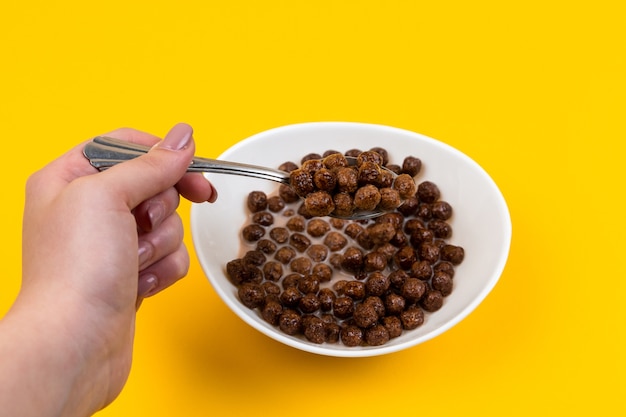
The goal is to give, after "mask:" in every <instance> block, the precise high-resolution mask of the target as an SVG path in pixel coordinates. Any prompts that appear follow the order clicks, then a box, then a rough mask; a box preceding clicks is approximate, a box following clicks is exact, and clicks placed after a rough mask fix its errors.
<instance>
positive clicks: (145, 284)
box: [137, 274, 159, 298]
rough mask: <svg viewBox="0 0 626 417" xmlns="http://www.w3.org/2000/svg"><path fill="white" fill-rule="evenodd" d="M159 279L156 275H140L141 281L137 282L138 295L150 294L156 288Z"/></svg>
mask: <svg viewBox="0 0 626 417" xmlns="http://www.w3.org/2000/svg"><path fill="white" fill-rule="evenodd" d="M158 283H159V280H158V279H157V277H156V275H152V274H147V275H142V276H140V277H139V283H138V284H137V297H138V298H144V297H147V296H148V295H149V294H150V291H152V290H153V289H155V288H156V286H157V284H158Z"/></svg>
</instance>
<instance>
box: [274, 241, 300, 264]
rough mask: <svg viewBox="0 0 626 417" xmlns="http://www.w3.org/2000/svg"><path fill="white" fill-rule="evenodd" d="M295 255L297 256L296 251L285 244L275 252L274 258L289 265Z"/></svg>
mask: <svg viewBox="0 0 626 417" xmlns="http://www.w3.org/2000/svg"><path fill="white" fill-rule="evenodd" d="M295 257H296V251H295V250H294V249H293V248H291V247H289V246H283V247H282V248H280V249H278V250H277V251H276V253H275V254H274V259H276V260H277V261H278V262H280V263H282V264H284V265H287V264H288V263H289V262H291V261H292V260H293V258H295Z"/></svg>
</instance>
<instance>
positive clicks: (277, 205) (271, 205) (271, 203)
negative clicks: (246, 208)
mask: <svg viewBox="0 0 626 417" xmlns="http://www.w3.org/2000/svg"><path fill="white" fill-rule="evenodd" d="M284 208H285V200H283V199H282V198H281V197H280V196H279V195H274V196H271V197H270V198H268V199H267V209H268V210H269V211H271V212H273V213H278V212H280V211H281V210H282V209H284Z"/></svg>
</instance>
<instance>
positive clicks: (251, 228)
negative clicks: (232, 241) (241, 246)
mask: <svg viewBox="0 0 626 417" xmlns="http://www.w3.org/2000/svg"><path fill="white" fill-rule="evenodd" d="M241 235H242V236H243V238H244V239H245V240H246V241H248V242H256V241H257V240H259V239H261V238H262V237H263V236H265V228H264V227H263V226H259V225H258V224H254V223H253V224H249V225H247V226H246V227H244V228H243V230H242V231H241Z"/></svg>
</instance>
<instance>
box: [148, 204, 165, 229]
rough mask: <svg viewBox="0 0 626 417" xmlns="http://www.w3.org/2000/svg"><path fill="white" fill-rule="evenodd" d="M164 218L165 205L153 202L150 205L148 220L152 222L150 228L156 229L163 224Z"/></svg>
mask: <svg viewBox="0 0 626 417" xmlns="http://www.w3.org/2000/svg"><path fill="white" fill-rule="evenodd" d="M164 216H165V205H164V204H163V202H162V201H151V202H150V203H149V204H148V219H149V220H150V227H151V228H152V229H155V228H156V227H158V226H159V225H160V224H161V221H162V220H163V217H164Z"/></svg>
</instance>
